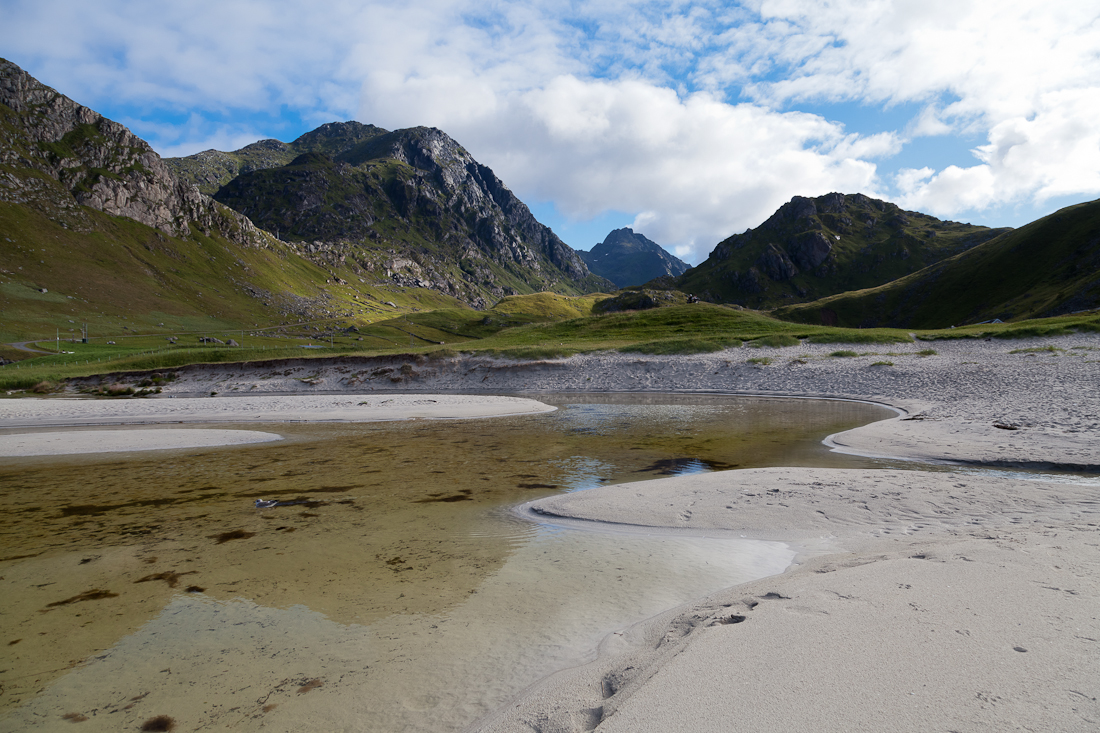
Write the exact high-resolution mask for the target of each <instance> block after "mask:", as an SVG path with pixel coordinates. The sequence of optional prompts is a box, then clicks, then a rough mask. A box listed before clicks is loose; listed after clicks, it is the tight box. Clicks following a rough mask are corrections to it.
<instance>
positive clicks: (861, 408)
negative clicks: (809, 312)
mask: <svg viewBox="0 0 1100 733" xmlns="http://www.w3.org/2000/svg"><path fill="white" fill-rule="evenodd" d="M642 401H644V402H647V403H648V404H623V403H622V400H621V397H616V398H609V399H604V400H603V402H604V404H597V403H598V402H599V401H598V400H593V399H587V400H583V401H582V400H578V399H577V398H574V397H568V398H563V399H558V400H556V403H557V404H559V405H560V407H561V409H560V410H559V411H557V412H556V413H548V414H545V415H539V416H525V417H519V418H502V419H495V420H471V421H453V422H450V421H448V422H410V423H401V424H394V423H389V424H375V425H347V424H343V425H280V426H278V432H280V433H281V434H283V435H284V436H285V437H286V440H285V441H283V442H282V443H280V444H277V445H270V444H269V445H260V446H250V447H245V448H234V449H224V450H212V451H202V452H168V453H161V454H158V455H156V456H150V455H149V454H133V455H130V456H125V455H124V456H118V455H113V456H93V457H74V458H69V459H64V460H58V459H56V458H55V459H49V460H42V459H21V460H15V461H9V462H7V463H6V465H5V466H4V467H3V468H0V501H3V502H4V505H5V506H6V507H9V511H8V512H7V513H5V514H4V515H0V542H2V549H0V558H4V559H3V560H2V561H0V562H3V566H2V570H0V576H2V577H0V599H2V600H0V613H3V617H4V618H5V633H7V634H9V635H10V638H9V639H7V640H6V641H7V645H6V646H5V645H0V655H3V657H2V660H0V669H3V670H5V671H3V672H0V674H2V675H3V677H2V684H3V686H4V687H3V689H4V695H3V696H2V697H0V706H2V707H3V709H6V710H7V711H8V713H7V716H6V717H4V718H0V728H6V729H12V730H15V729H19V730H25V729H28V728H33V727H35V726H40V727H44V728H50V727H53V726H56V725H57V723H58V721H60V720H61V716H63V715H65V714H68V713H74V714H77V715H81V716H84V717H86V718H88V720H87V721H85V722H84V726H85V727H84V729H86V730H92V729H98V728H100V727H102V728H103V729H104V730H106V729H111V730H116V729H118V728H120V727H127V726H131V725H132V726H135V727H138V726H140V724H141V722H142V721H143V720H145V719H146V718H145V717H142V716H146V717H149V716H152V715H160V714H165V715H170V716H171V717H174V718H175V719H177V721H179V723H180V726H181V728H182V729H187V728H196V727H199V726H201V725H208V726H211V727H228V726H229V725H230V724H232V725H233V726H235V727H241V728H246V729H251V728H254V727H259V726H261V725H262V726H263V727H265V728H274V729H276V730H300V729H303V728H311V729H317V728H318V727H320V728H322V729H330V728H331V729H341V728H345V727H346V728H348V729H354V730H396V729H401V730H453V729H460V728H462V727H463V726H465V725H466V724H468V723H469V722H471V721H472V720H474V719H475V718H476V717H477V716H479V715H480V714H482V713H484V712H485V711H486V710H487V709H490V708H491V707H492V706H494V705H497V704H500V703H501V702H502V701H503V700H506V699H507V698H508V697H509V696H510V695H511V694H514V693H515V692H516V691H517V690H518V689H520V688H521V687H522V686H524V685H526V684H528V683H529V682H532V681H534V680H535V679H537V678H539V677H540V676H542V675H544V674H545V673H547V672H548V671H549V670H551V669H553V668H555V667H557V666H561V665H563V664H567V663H576V662H577V661H580V660H581V659H582V658H583V656H584V654H585V653H587V651H588V650H590V649H591V648H592V647H593V645H594V643H595V641H596V640H598V639H599V638H601V637H602V636H603V635H604V634H606V633H607V632H608V631H609V630H610V629H612V628H615V627H617V626H619V625H621V624H624V623H626V622H629V621H632V620H637V619H640V618H644V617H647V616H649V615H652V614H654V613H657V612H659V611H660V610H663V609H665V608H667V607H670V606H672V605H676V604H678V603H682V602H685V601H687V600H689V599H691V598H693V597H697V596H699V595H702V594H704V593H706V592H707V591H710V590H714V589H716V588H719V587H723V586H727V585H730V584H733V583H737V582H743V581H745V580H748V579H750V578H752V577H758V576H760V575H763V574H768V573H772V572H777V571H778V570H779V569H781V568H782V567H783V566H785V565H786V563H787V561H788V558H789V553H788V552H787V551H786V550H785V548H784V547H783V546H781V545H777V544H775V543H753V542H746V541H740V540H713V539H701V538H653V537H640V536H623V535H599V534H594V533H587V532H570V531H561V530H556V529H550V528H542V527H538V526H536V525H531V524H528V523H525V522H521V521H520V520H517V519H516V518H514V517H511V516H510V515H509V514H508V513H507V512H506V511H504V510H503V509H504V508H505V507H508V506H511V505H514V504H516V503H520V502H523V501H527V500H530V499H533V498H537V497H538V496H542V495H546V494H551V493H555V492H558V491H570V490H583V489H587V488H591V487H594V486H598V485H601V484H606V483H616V482H622V481H634V480H642V479H646V478H651V477H656V476H661V475H674V474H676V473H683V472H690V471H700V470H714V469H716V468H724V467H732V466H752V465H776V464H783V465H807V464H813V463H818V464H827V465H847V466H853V465H872V464H874V463H875V462H873V461H866V460H863V459H858V458H853V457H848V456H839V455H837V454H830V453H827V452H826V451H824V449H822V447H821V446H820V444H819V441H820V440H821V438H822V437H823V436H824V435H826V434H828V433H831V432H836V431H838V430H843V429H846V428H848V427H852V426H854V425H856V424H860V423H862V422H867V421H868V420H870V419H875V418H878V417H883V416H887V415H888V414H889V413H886V412H885V411H882V410H878V409H876V408H872V407H869V406H866V405H853V404H850V403H838V402H833V403H817V402H807V401H781V400H745V399H730V398H716V397H707V398H703V399H699V398H693V397H689V398H682V397H667V396H666V397H663V398H655V397H653V396H645V397H644V400H642ZM221 427H224V426H221ZM249 427H253V428H254V427H255V426H249ZM256 498H271V499H283V500H287V501H303V502H305V503H303V504H290V505H284V506H279V507H276V508H273V509H265V510H256V509H255V508H254V507H253V502H254V501H255V499H256ZM0 641H5V640H0ZM166 669H167V670H171V671H170V672H164V671H163V670H166ZM314 681H319V683H318V684H314V685H312V686H310V684H311V683H312V682H314ZM51 683H52V684H51ZM303 687H306V688H307V689H305V690H304V691H303V690H302V689H301V688H303ZM43 690H44V691H43ZM40 691H41V692H40ZM270 705H277V707H268V706H270ZM127 706H129V707H127ZM265 708H267V709H266V710H265Z"/></svg>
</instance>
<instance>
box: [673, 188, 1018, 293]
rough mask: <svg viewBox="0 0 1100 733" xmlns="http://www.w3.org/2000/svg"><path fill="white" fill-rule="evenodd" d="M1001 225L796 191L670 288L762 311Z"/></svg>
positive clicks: (939, 251) (983, 236) (945, 252)
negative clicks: (806, 195) (945, 218)
mask: <svg viewBox="0 0 1100 733" xmlns="http://www.w3.org/2000/svg"><path fill="white" fill-rule="evenodd" d="M1004 231H1006V230H994V229H989V228H988V227H981V226H974V225H971V224H961V223H959V222H951V221H941V220H939V219H936V218H934V217H931V216H928V215H927V214H921V213H919V212H915V211H903V210H902V209H900V208H898V206H896V205H895V204H891V203H889V202H886V201H879V200H877V199H872V198H869V197H867V196H864V195H862V194H848V195H845V194H839V193H831V194H828V195H826V196H818V197H817V198H812V199H811V198H804V197H801V196H795V197H794V198H793V199H791V201H790V202H788V203H786V204H784V205H783V206H781V207H780V208H779V210H778V211H776V212H775V214H773V215H772V216H771V217H770V218H769V219H768V220H767V221H765V222H764V223H763V224H761V225H760V226H759V227H757V228H756V229H750V230H748V231H746V232H744V233H743V234H736V235H734V236H732V237H730V238H728V239H726V240H725V241H723V242H721V243H719V244H718V245H717V246H716V247H715V248H714V251H713V252H711V254H710V256H709V257H708V258H707V260H706V261H705V262H703V263H701V264H700V265H698V266H697V267H694V268H692V269H690V270H688V271H687V272H686V273H684V274H683V275H682V276H681V277H680V278H679V279H678V281H677V283H676V287H677V288H678V289H680V290H682V291H684V292H688V293H694V294H695V295H698V296H699V297H700V298H703V299H704V300H709V301H711V302H715V303H736V304H739V305H742V306H745V307H749V308H757V309H768V308H775V307H778V306H785V305H789V304H791V303H801V302H806V301H810V300H815V299H817V298H821V297H824V296H829V295H834V294H837V293H843V292H848V291H851V290H857V289H861V288H868V287H873V286H877V285H881V284H883V283H886V282H890V281H892V280H895V279H897V278H899V277H903V276H905V275H907V274H909V273H912V272H915V271H917V270H920V269H922V268H923V267H926V266H928V265H931V264H933V263H935V262H938V261H940V260H942V259H944V258H946V257H950V256H952V255H954V254H957V253H959V252H962V251H965V250H967V249H969V248H971V247H974V246H976V245H977V244H980V243H981V242H984V241H987V240H989V239H991V238H992V237H995V236H997V235H998V234H1000V233H1002V232H1004Z"/></svg>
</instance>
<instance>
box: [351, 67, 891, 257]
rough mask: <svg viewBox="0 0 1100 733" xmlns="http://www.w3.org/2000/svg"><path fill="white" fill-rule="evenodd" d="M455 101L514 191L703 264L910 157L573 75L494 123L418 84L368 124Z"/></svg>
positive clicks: (886, 144) (757, 111)
mask: <svg viewBox="0 0 1100 733" xmlns="http://www.w3.org/2000/svg"><path fill="white" fill-rule="evenodd" d="M420 95H426V96H420ZM441 98H442V99H443V101H444V102H445V104H442V105H439V104H437V105H436V106H435V108H434V109H433V110H432V114H433V119H434V120H435V124H438V126H439V127H441V128H442V129H444V130H447V131H448V132H449V133H450V134H451V135H452V136H453V137H455V138H456V139H458V140H459V141H460V142H461V143H462V144H463V145H464V146H465V147H466V148H467V149H468V150H470V152H471V153H473V155H474V156H475V157H477V158H478V159H480V160H483V161H485V162H487V163H488V164H489V165H491V166H492V167H493V169H494V170H495V171H496V173H497V174H498V175H499V176H501V178H502V179H503V180H504V181H506V182H507V183H508V185H509V186H511V187H512V188H513V189H515V190H517V191H520V192H522V193H524V194H525V195H528V196H531V197H532V198H534V199H539V200H553V201H554V202H555V203H556V205H557V207H558V209H559V210H560V211H561V212H562V213H563V214H566V215H567V216H571V217H575V218H577V219H580V220H583V219H588V218H591V217H593V216H595V215H597V214H599V213H600V212H602V211H606V210H608V209H613V210H619V211H637V212H641V213H639V215H638V216H637V218H636V219H635V222H634V228H635V229H637V230H638V231H641V232H642V233H644V234H645V235H646V236H648V237H650V238H651V239H654V240H655V241H657V242H660V243H661V244H665V245H669V246H674V247H677V248H678V251H679V252H682V253H684V254H685V256H687V259H689V260H691V261H696V262H697V261H699V260H701V259H704V258H705V257H706V255H707V253H709V251H710V250H711V249H712V248H713V247H714V245H715V244H716V243H717V242H719V241H721V240H722V239H724V238H725V237H727V236H729V235H730V234H732V233H734V232H735V231H741V230H743V229H745V228H746V227H748V226H755V225H756V224H759V223H760V221H761V219H762V216H761V212H765V213H764V214H763V216H767V213H770V212H771V211H772V210H774V209H775V208H776V207H778V206H779V205H780V204H782V203H783V202H785V201H786V200H788V199H789V198H790V196H791V195H792V193H799V194H804V195H819V194H822V193H827V192H829V191H833V190H840V191H855V190H863V191H867V190H871V189H872V187H873V185H874V182H875V166H874V164H872V163H869V162H867V161H865V160H861V159H860V158H859V156H860V155H868V154H881V153H884V152H888V151H889V150H891V149H893V148H894V147H896V140H895V139H894V138H893V137H892V136H889V135H887V136H882V137H876V138H874V139H868V140H863V139H860V138H858V136H853V135H845V134H844V132H843V130H842V128H840V127H839V126H837V125H835V124H833V123H830V122H828V121H826V120H824V119H823V118H821V117H819V116H816V115H808V114H804V113H800V112H785V113H780V112H774V111H771V110H768V109H766V108H764V107H760V106H758V105H753V104H740V105H730V104H727V103H725V102H722V101H720V100H718V99H716V98H715V97H714V96H713V95H710V94H707V93H696V94H693V95H688V96H687V97H684V98H681V97H680V96H679V95H677V94H676V93H675V92H674V91H672V90H670V89H667V88H664V87H659V86H656V85H654V84H652V83H649V82H646V81H642V80H637V79H635V80H622V81H614V82H611V81H595V80H582V79H578V78H576V77H573V76H568V75H566V76H559V77H556V78H554V79H551V80H550V81H549V82H548V83H547V84H545V85H544V86H543V87H540V88H536V89H531V90H526V91H517V92H513V93H511V94H505V95H494V96H491V97H489V98H486V99H483V100H481V102H482V105H481V107H480V108H481V109H484V110H485V112H484V114H481V115H479V114H476V111H475V110H476V108H477V107H475V106H471V105H468V104H467V103H466V102H467V99H468V98H467V96H466V95H463V94H458V95H455V96H453V97H452V96H450V95H445V96H443V97H440V96H439V95H436V94H435V93H434V90H432V89H428V88H425V87H424V86H422V85H405V86H404V87H402V88H401V89H400V96H398V97H396V100H395V96H394V93H393V91H392V88H391V87H388V86H387V87H385V88H384V89H383V90H379V91H375V90H374V89H371V88H370V87H369V86H368V88H367V89H366V90H365V93H364V113H363V117H364V119H373V118H375V117H377V114H378V113H376V112H375V111H374V110H375V109H379V110H381V107H382V106H383V105H387V104H392V103H393V102H395V101H396V102H397V107H398V108H400V109H410V108H411V109H416V110H423V109H424V108H425V107H426V106H427V105H428V104H429V103H431V102H432V101H433V100H434V101H435V102H438V101H439V100H440V99H441ZM446 103H450V105H451V106H450V107H448V106H447V104H446ZM792 189H793V191H792ZM688 253H690V255H689V254H688Z"/></svg>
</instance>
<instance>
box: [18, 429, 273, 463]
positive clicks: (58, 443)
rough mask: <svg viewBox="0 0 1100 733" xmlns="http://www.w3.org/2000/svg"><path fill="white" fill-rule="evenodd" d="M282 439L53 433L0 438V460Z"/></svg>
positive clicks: (238, 433) (242, 434)
mask: <svg viewBox="0 0 1100 733" xmlns="http://www.w3.org/2000/svg"><path fill="white" fill-rule="evenodd" d="M274 440H282V438H281V437H280V436H279V435H276V434H275V433H265V432H261V431H259V430H203V429H201V428H200V429H192V430H174V429H171V428H169V429H166V430H142V429H130V430H56V431H50V432H40V433H12V434H8V435H0V458H21V457H27V456H66V455H75V454H78V453H126V452H130V451H147V450H170V449H181V448H212V447H214V446H223V445H247V444H249V443H268V442H270V441H274Z"/></svg>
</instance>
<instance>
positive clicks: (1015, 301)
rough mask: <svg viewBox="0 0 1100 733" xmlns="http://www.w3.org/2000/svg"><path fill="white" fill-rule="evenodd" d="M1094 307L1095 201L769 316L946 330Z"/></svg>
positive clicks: (1099, 205) (1098, 210) (1099, 220)
mask: <svg viewBox="0 0 1100 733" xmlns="http://www.w3.org/2000/svg"><path fill="white" fill-rule="evenodd" d="M1097 307H1100V200H1097V201H1091V202H1088V203H1083V204H1077V205H1076V206H1070V207H1067V208H1065V209H1061V210H1060V211H1057V212H1055V213H1053V214H1051V215H1050V216H1045V217H1043V218H1042V219H1038V220H1036V221H1033V222H1031V223H1030V224H1027V225H1026V226H1023V227H1020V228H1019V229H1015V230H1011V231H1009V232H1006V233H1004V234H1002V235H1000V236H999V237H997V238H996V239H993V240H991V241H988V242H985V243H984V244H981V245H979V246H977V247H974V248H972V249H969V250H967V251H966V252H962V253H960V254H958V255H955V256H954V257H950V258H948V259H945V260H942V261H940V262H937V263H936V264H934V265H931V266H930V267H927V268H924V269H922V270H920V271H919V272H915V273H913V274H911V275H908V276H906V277H903V278H901V279H899V280H896V281H894V282H891V283H888V284H885V285H881V286H879V287H876V288H871V289H868V290H861V291H857V292H851V293H843V294H840V295H835V296H832V297H829V298H825V299H822V300H818V301H815V302H812V303H804V304H801V305H792V306H788V307H785V308H780V309H779V310H777V311H776V312H775V314H776V315H778V316H780V317H782V318H786V319H790V320H797V321H802V322H806V323H826V324H838V325H844V326H862V327H874V326H894V327H898V328H946V327H948V326H954V325H963V324H967V323H982V322H984V321H989V320H993V319H995V318H999V319H1001V320H1002V321H1007V320H1020V319H1024V318H1042V317H1046V316H1057V315H1065V314H1068V313H1074V312H1077V311H1083V310H1091V309H1094V308H1097Z"/></svg>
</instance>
